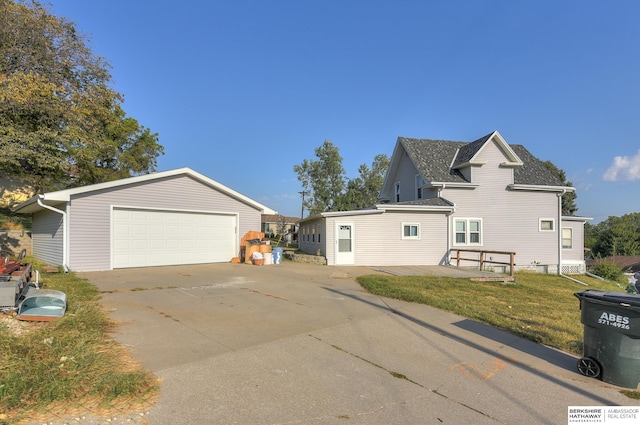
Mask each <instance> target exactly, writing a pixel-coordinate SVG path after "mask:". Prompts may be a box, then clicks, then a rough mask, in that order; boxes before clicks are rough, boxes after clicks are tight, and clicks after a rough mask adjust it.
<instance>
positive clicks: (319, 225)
mask: <svg viewBox="0 0 640 425" xmlns="http://www.w3.org/2000/svg"><path fill="white" fill-rule="evenodd" d="M320 229H321V227H320V225H319V224H318V243H320V242H322V241H321V240H320Z"/></svg>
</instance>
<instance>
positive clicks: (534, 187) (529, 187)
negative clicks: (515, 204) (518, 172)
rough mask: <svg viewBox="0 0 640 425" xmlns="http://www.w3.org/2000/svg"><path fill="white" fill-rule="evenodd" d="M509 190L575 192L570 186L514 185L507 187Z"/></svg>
mask: <svg viewBox="0 0 640 425" xmlns="http://www.w3.org/2000/svg"><path fill="white" fill-rule="evenodd" d="M507 187H508V188H509V189H510V190H528V191H540V192H575V191H576V188H575V187H572V186H547V185H536V184H519V183H514V184H510V185H508V186H507Z"/></svg>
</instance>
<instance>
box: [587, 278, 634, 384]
mask: <svg viewBox="0 0 640 425" xmlns="http://www.w3.org/2000/svg"><path fill="white" fill-rule="evenodd" d="M575 296H576V297H578V299H579V300H580V310H581V319H580V321H581V322H582V324H583V325H584V353H583V357H582V358H581V359H580V360H578V371H579V372H580V373H582V374H583V375H586V376H590V377H593V378H600V379H602V380H603V381H604V382H608V383H610V384H613V385H618V386H621V387H625V388H637V387H638V383H640V295H634V294H626V293H623V292H604V291H597V290H593V289H590V290H586V291H582V292H577V293H576V294H575Z"/></svg>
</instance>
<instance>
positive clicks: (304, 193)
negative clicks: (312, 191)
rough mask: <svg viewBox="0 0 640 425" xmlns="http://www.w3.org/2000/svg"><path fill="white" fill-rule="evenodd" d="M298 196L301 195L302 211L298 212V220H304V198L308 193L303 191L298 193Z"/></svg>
mask: <svg viewBox="0 0 640 425" xmlns="http://www.w3.org/2000/svg"><path fill="white" fill-rule="evenodd" d="M298 193H299V194H300V195H302V211H301V212H300V220H302V219H303V218H304V196H305V195H308V194H309V192H307V191H306V190H303V191H302V192H298Z"/></svg>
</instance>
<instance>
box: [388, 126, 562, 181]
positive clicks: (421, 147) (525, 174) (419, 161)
mask: <svg viewBox="0 0 640 425" xmlns="http://www.w3.org/2000/svg"><path fill="white" fill-rule="evenodd" d="M492 134H493V133H491V134H488V135H486V136H484V137H482V138H480V139H478V140H476V141H474V142H458V141H450V140H433V139H410V138H407V137H399V138H398V141H399V142H400V143H401V144H402V146H403V147H404V149H405V151H406V152H407V154H408V155H409V157H411V159H412V161H413V163H414V164H415V166H416V168H417V169H418V172H419V173H420V174H421V175H422V177H423V178H424V179H425V181H430V182H452V183H469V182H468V181H467V180H466V179H465V178H464V177H463V176H462V174H461V173H460V172H459V171H458V170H457V169H455V168H452V167H455V166H457V165H460V164H464V163H466V162H468V161H469V160H471V159H472V158H473V156H474V155H475V154H476V153H477V152H478V151H479V150H480V149H481V148H482V146H483V145H484V144H485V143H486V142H487V141H488V140H489V139H490V137H491V135H492ZM509 146H510V147H511V149H512V150H513V151H514V152H515V154H516V155H518V157H519V158H520V159H521V160H522V163H523V165H522V166H521V167H515V169H514V183H516V184H526V185H536V186H563V185H564V183H563V182H561V181H559V180H558V179H557V178H556V177H555V176H554V175H553V174H552V173H551V172H549V170H547V168H546V167H545V166H544V164H543V163H542V161H540V160H539V159H538V158H536V157H535V156H533V155H532V154H531V152H529V151H528V150H527V149H526V148H525V147H524V146H522V145H509ZM454 160H455V161H454Z"/></svg>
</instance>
